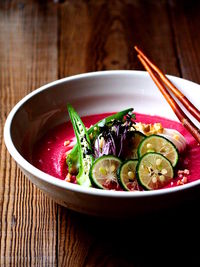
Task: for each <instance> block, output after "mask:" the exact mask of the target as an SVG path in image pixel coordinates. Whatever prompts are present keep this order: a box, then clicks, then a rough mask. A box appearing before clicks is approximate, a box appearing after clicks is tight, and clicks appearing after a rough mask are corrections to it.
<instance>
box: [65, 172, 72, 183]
mask: <svg viewBox="0 0 200 267" xmlns="http://www.w3.org/2000/svg"><path fill="white" fill-rule="evenodd" d="M71 177H72V175H71V174H70V173H68V174H67V176H66V178H65V181H66V182H70V181H71Z"/></svg>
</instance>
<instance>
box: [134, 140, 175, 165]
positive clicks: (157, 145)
mask: <svg viewBox="0 0 200 267" xmlns="http://www.w3.org/2000/svg"><path fill="white" fill-rule="evenodd" d="M149 152H156V153H160V154H162V155H163V156H165V157H166V158H167V159H168V160H169V161H170V162H171V163H172V166H173V167H175V166H176V164H177V162H178V157H179V156H178V150H177V148H176V147H175V145H174V144H173V143H172V142H171V141H169V140H168V139H166V138H165V137H163V136H159V135H150V136H147V137H146V138H144V139H143V140H142V142H141V143H140V145H139V147H138V157H139V158H140V157H142V156H143V155H144V154H146V153H149Z"/></svg>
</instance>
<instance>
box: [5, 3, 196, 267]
mask: <svg viewBox="0 0 200 267" xmlns="http://www.w3.org/2000/svg"><path fill="white" fill-rule="evenodd" d="M135 44H138V45H139V46H140V47H142V48H143V49H144V50H145V51H146V53H147V54H148V55H149V56H150V57H151V58H152V59H153V60H154V62H156V64H157V65H159V66H160V68H162V70H163V71H164V72H165V73H168V74H172V75H177V76H179V77H184V78H186V79H190V80H193V81H194V82H198V83H200V2H199V1H173V0H170V1H165V0H162V1H148V0H121V1H117V0H116V1H115V0H114V1H112V0H96V1H95V0H93V1H86V0H82V1H81V0H71V1H70V0H68V1H67V0H66V1H53V0H52V1H33V0H32V1H25V0H20V1H12V0H9V1H6V0H4V1H1V2H0V68H1V69H0V111H1V117H0V118H1V131H0V133H1V134H0V168H1V171H0V182H1V185H0V222H1V224H0V227H1V266H75V267H76V266H109V267H111V266H113V267H114V266H155V265H156V264H158V265H159V266H163V265H168V266H175V265H174V264H175V262H174V261H172V256H174V257H175V260H176V263H177V264H176V266H180V265H179V264H180V262H179V260H181V261H183V262H184V263H188V266H199V264H200V263H199V254H198V246H199V241H198V240H199V237H200V227H199V226H200V219H199V218H198V217H199V216H198V213H199V203H200V200H199V199H196V200H195V201H194V200H190V199H189V200H187V201H185V202H184V203H182V204H180V206H178V207H175V208H174V209H172V210H167V211H161V212H159V213H156V214H148V215H145V216H141V217H139V218H138V217H137V218H135V219H133V220H130V221H123V220H122V221H118V220H115V221H110V220H103V219H95V218H90V217H87V216H84V215H80V214H77V213H75V212H72V211H70V210H68V209H66V208H63V207H61V206H59V205H57V204H56V203H55V202H54V201H52V200H51V199H49V198H48V197H47V196H46V195H44V194H43V193H42V192H41V191H40V190H38V189H37V188H36V187H35V186H34V185H33V184H32V183H31V182H29V180H28V179H27V178H26V177H25V176H24V175H23V174H22V172H21V171H20V169H19V168H18V167H17V165H16V163H15V162H14V161H13V160H12V159H11V157H10V155H9V153H8V151H7V150H6V148H5V144H4V141H3V125H4V122H5V119H6V117H7V115H8V113H9V111H10V110H11V108H12V107H13V106H14V105H15V104H16V103H17V102H18V101H19V100H20V99H21V98H22V97H24V96H25V95H26V94H28V93H30V92H31V91H33V90H34V89H36V88H38V87H39V86H41V85H43V84H46V83H48V82H51V81H54V80H56V79H59V78H62V77H66V76H69V75H73V74H78V73H83V72H88V71H96V70H109V69H143V68H142V67H141V65H140V63H139V62H138V60H137V58H136V54H135V52H134V51H133V45H135ZM188 90H189V88H188ZM195 239H196V240H197V241H198V244H197V245H196V249H195V245H194V242H195ZM159 256H160V257H161V259H162V261H159V260H158V259H160V257H159Z"/></svg>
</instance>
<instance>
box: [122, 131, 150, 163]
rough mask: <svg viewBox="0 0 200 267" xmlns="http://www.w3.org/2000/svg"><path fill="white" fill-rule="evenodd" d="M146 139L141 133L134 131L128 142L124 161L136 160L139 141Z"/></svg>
mask: <svg viewBox="0 0 200 267" xmlns="http://www.w3.org/2000/svg"><path fill="white" fill-rule="evenodd" d="M145 137H146V135H144V134H143V133H141V132H139V131H135V132H134V135H133V137H132V138H131V140H130V142H129V143H128V145H129V147H128V149H127V151H126V156H125V159H137V158H138V154H137V150H138V146H139V144H140V143H141V141H142V140H143V139H144V138H145Z"/></svg>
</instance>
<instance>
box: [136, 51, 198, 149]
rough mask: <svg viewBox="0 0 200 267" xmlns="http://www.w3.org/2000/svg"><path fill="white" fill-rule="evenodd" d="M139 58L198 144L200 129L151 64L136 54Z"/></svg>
mask: <svg viewBox="0 0 200 267" xmlns="http://www.w3.org/2000/svg"><path fill="white" fill-rule="evenodd" d="M138 58H139V60H140V61H141V63H142V65H143V66H144V68H145V69H146V70H147V71H148V73H149V75H150V76H151V78H152V80H153V81H154V82H155V84H156V85H157V87H158V89H159V90H160V92H161V93H162V94H163V96H164V97H165V99H166V100H167V102H168V103H169V105H170V106H171V108H172V110H173V111H174V113H175V114H176V116H177V117H178V119H179V120H180V122H181V123H182V125H183V126H184V127H185V128H186V129H187V130H188V131H189V132H190V133H191V134H192V135H193V137H194V138H195V139H196V140H197V142H198V143H199V144H200V129H198V128H197V127H196V126H195V125H194V123H193V122H192V121H191V120H190V119H189V118H188V117H187V115H186V114H185V113H184V112H183V111H182V109H181V108H180V107H179V105H178V104H177V102H176V101H175V100H174V98H173V97H172V96H171V95H170V93H169V92H168V91H167V89H166V88H165V86H164V85H163V84H162V83H161V81H160V80H159V77H158V76H156V75H155V73H154V71H153V70H152V69H151V66H149V64H148V62H146V61H145V59H144V58H143V57H142V56H141V55H138Z"/></svg>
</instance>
